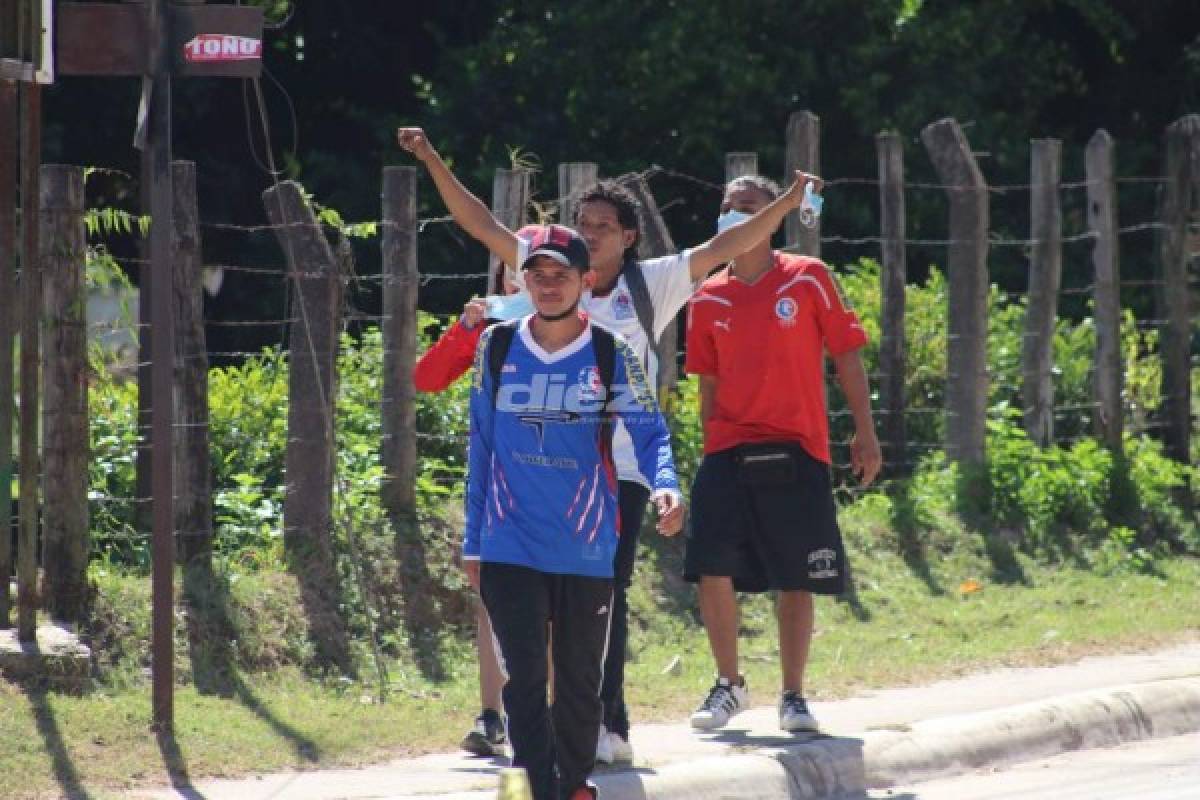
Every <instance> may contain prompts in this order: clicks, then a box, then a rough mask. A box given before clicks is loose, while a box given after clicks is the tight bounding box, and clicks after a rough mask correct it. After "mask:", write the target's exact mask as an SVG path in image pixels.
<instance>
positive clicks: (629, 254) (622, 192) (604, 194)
mask: <svg viewBox="0 0 1200 800" xmlns="http://www.w3.org/2000/svg"><path fill="white" fill-rule="evenodd" d="M595 202H602V203H608V204H609V205H610V206H612V207H613V208H614V209H615V210H616V212H617V224H618V225H620V226H621V227H622V228H624V229H625V230H627V231H633V232H634V233H635V234H636V235H635V236H634V237H633V243H632V244H630V245H629V247H626V248H625V258H626V259H631V258H632V259H636V258H637V250H638V242H640V241H641V239H642V229H641V224H640V219H641V215H640V214H639V213H638V212H639V211H641V207H642V204H641V203H639V202H638V201H637V198H636V197H634V196H633V192H631V191H629V190H628V189H626V188H625V187H624V186H622V185H621V184H619V183H617V182H616V181H608V180H605V181H599V182H598V183H595V184H593V185H591V186H589V187H588V188H587V189H584V190H583V194H581V195H580V197H579V204H578V205H576V206H575V219H574V220H573V222H574V223H575V224H578V223H579V211H580V209H581V208H583V204H584V203H595Z"/></svg>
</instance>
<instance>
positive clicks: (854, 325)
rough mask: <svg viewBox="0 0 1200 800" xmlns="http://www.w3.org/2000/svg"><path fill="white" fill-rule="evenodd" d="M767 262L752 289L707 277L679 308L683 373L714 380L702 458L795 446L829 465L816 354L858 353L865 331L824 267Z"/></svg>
mask: <svg viewBox="0 0 1200 800" xmlns="http://www.w3.org/2000/svg"><path fill="white" fill-rule="evenodd" d="M774 257H775V263H774V265H773V266H772V268H771V269H770V270H768V271H767V272H765V273H763V274H762V275H761V276H760V277H759V279H758V280H757V281H755V282H754V283H753V284H746V283H743V282H742V281H741V280H739V279H738V278H736V277H733V276H732V275H730V274H729V270H723V271H722V272H720V273H718V274H717V275H714V276H713V277H712V278H709V279H708V280H707V281H705V282H704V284H703V285H702V286H701V287H700V290H699V291H698V292H697V293H696V295H695V296H694V297H693V298H692V300H691V303H690V304H689V306H688V333H687V362H686V369H687V371H688V372H690V373H692V374H695V375H708V376H711V377H713V378H716V384H717V388H716V397H715V398H714V403H713V407H712V410H711V414H710V416H709V418H708V420H707V421H706V422H705V425H704V452H705V453H715V452H718V451H721V450H727V449H729V448H730V447H735V446H737V445H740V444H749V443H753V442H771V441H775V442H778V441H784V442H795V443H797V444H799V445H800V446H802V447H803V448H804V450H805V451H806V452H807V453H809V454H810V455H811V456H812V457H813V458H816V459H819V460H821V461H823V462H825V463H826V464H828V463H829V461H830V457H829V419H828V413H827V410H826V405H825V371H824V366H825V354H826V353H829V354H830V355H834V356H836V355H840V354H842V353H847V352H850V351H851V350H857V349H858V348H860V347H862V346H863V345H865V344H866V343H867V334H866V331H864V330H863V327H862V324H861V323H860V322H859V320H858V317H857V316H856V315H855V313H854V312H853V311H851V310H850V309H849V308H847V307H846V305H845V303H844V302H843V300H842V297H841V293H840V292H839V291H838V288H837V286H836V285H835V284H834V282H833V280H832V279H831V278H830V276H829V270H828V268H827V267H826V266H825V264H824V263H822V262H821V261H819V260H818V259H815V258H808V257H804V256H793V255H786V254H784V253H778V252H777V253H775V254H774Z"/></svg>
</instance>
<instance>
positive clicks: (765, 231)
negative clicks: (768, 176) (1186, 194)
mask: <svg viewBox="0 0 1200 800" xmlns="http://www.w3.org/2000/svg"><path fill="white" fill-rule="evenodd" d="M810 181H811V182H812V183H813V184H815V188H816V189H820V188H821V185H822V181H821V179H820V178H818V177H817V176H815V175H809V174H808V173H807V172H801V171H800V170H796V180H795V181H793V182H792V185H791V186H789V187H788V188H787V191H786V192H784V193H783V194H781V195H779V197H777V198H775V200H773V201H772V202H771V203H770V205H767V206H764V207H763V208H762V209H760V210H759V211H758V213H757V214H755V215H754V216H752V217H751V218H750V219H748V220H746V221H745V222H740V223H738V224H737V225H734V226H733V227H731V228H728V229H726V230H724V231H721V232H720V233H718V234H717V235H716V236H714V237H713V238H711V239H709V240H708V241H707V242H705V243H704V244H702V245H700V246H699V247H696V248H694V249H693V250H692V254H691V259H690V261H689V264H688V266H689V267H690V269H691V273H692V280H693V281H698V280H700V279H701V278H703V277H705V276H707V275H708V273H710V272H712V271H713V269H714V268H716V267H717V266H719V265H721V264H724V263H726V262H729V261H732V260H733V259H735V258H737V257H738V256H740V255H741V254H742V253H745V252H746V251H747V250H750V249H752V248H753V247H754V246H755V245H756V244H758V243H759V242H761V241H763V240H764V239H769V238H771V234H773V233H775V231H776V229H778V228H779V225H780V223H782V222H783V218H784V217H785V216H787V213H788V212H789V211H791V210H792V209H794V208H799V207H800V203H801V202H802V201H803V200H804V187H805V186H807V185H808V183H809V182H810Z"/></svg>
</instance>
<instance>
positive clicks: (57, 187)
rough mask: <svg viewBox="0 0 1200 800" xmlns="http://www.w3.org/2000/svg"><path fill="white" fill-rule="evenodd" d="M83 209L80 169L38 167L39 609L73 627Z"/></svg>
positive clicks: (82, 538) (83, 449) (82, 423)
mask: <svg viewBox="0 0 1200 800" xmlns="http://www.w3.org/2000/svg"><path fill="white" fill-rule="evenodd" d="M83 212H84V200H83V168H82V167H68V166H61V165H47V166H44V167H42V168H41V202H40V203H39V216H40V229H39V238H40V245H41V250H40V269H41V271H42V277H43V286H42V289H43V303H42V321H43V328H44V340H43V348H42V370H41V371H42V384H43V395H44V397H43V403H42V432H43V436H44V443H43V446H42V458H43V470H44V476H43V481H42V486H43V489H42V494H43V498H44V500H45V508H44V509H43V511H42V554H43V556H42V572H43V574H44V576H45V578H44V580H43V587H44V598H43V602H42V607H43V608H44V609H45V610H46V611H48V612H50V613H51V614H52V615H53V616H54V617H55V618H56V619H60V620H64V621H67V622H75V623H78V622H82V621H83V614H84V608H85V604H86V601H87V565H88V556H89V555H91V536H90V532H89V528H88V496H87V487H88V463H89V458H88V451H89V441H88V440H89V437H88V409H87V384H88V380H87V373H88V359H87V315H86V306H87V290H86V287H85V286H84V272H85V270H86V262H87V252H86V250H87V238H86V234H85V232H84V225H83Z"/></svg>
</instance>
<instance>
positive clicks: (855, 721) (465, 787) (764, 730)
mask: <svg viewBox="0 0 1200 800" xmlns="http://www.w3.org/2000/svg"><path fill="white" fill-rule="evenodd" d="M1196 675H1200V641H1194V642H1189V643H1186V644H1180V645H1177V646H1175V647H1171V648H1168V649H1165V650H1160V651H1155V652H1148V653H1136V654H1125V655H1112V656H1097V657H1092V658H1087V659H1084V660H1082V661H1079V662H1076V663H1074V664H1065V665H1060V666H1057V667H1021V668H1009V669H999V670H993V671H989V672H984V673H976V674H971V675H964V676H962V677H959V678H954V679H950V680H945V681H939V682H937V683H934V684H930V685H928V686H919V687H904V688H892V689H881V690H876V691H872V692H864V693H863V694H860V695H858V696H856V697H852V698H846V699H843V700H832V701H827V702H819V703H815V704H814V706H813V707H814V711H815V712H816V714H817V715H818V717H819V719H820V720H821V724H822V728H823V729H824V730H825V731H826V732H828V733H829V734H831V735H832V736H834V737H839V738H840V739H841V740H843V741H844V742H854V741H855V740H856V738H858V737H862V736H863V735H871V734H878V735H886V734H888V733H889V732H895V733H896V734H897V735H901V734H903V732H906V731H909V730H911V727H912V726H913V725H915V724H919V723H921V722H922V721H937V720H939V719H952V718H954V717H956V716H957V715H964V714H968V713H970V712H987V711H989V710H995V711H1000V710H1004V709H1006V708H1008V707H1012V706H1016V705H1018V704H1023V703H1031V702H1036V701H1047V702H1049V701H1052V700H1054V699H1055V698H1057V697H1060V696H1063V695H1067V694H1070V693H1072V692H1081V691H1086V690H1091V689H1097V690H1099V689H1103V688H1104V687H1110V686H1115V685H1117V684H1135V683H1136V684H1141V683H1153V682H1157V681H1163V680H1167V679H1173V678H1178V679H1185V678H1186V677H1187V676H1196ZM755 697H756V699H757V700H758V702H760V703H764V702H765V703H770V702H772V701H773V700H774V696H773V692H772V691H771V688H770V687H761V689H760V691H758V692H757V694H756V695H755ZM778 725H779V723H778V717H777V715H776V711H775V709H774V707H773V705H772V706H767V707H760V708H754V709H752V710H750V711H747V712H746V713H744V714H742V715H740V716H738V717H736V718H735V719H734V720H733V722H732V723H731V724H730V726H729V727H728V728H726V729H724V730H722V731H718V732H716V733H713V734H704V735H699V734H697V733H696V732H695V731H692V730H691V729H690V727H689V726H688V725H687V724H686V722H683V721H680V722H676V723H673V724H661V723H660V724H641V725H635V726H634V730H633V732H632V734H633V735H632V741H633V746H634V748H635V751H636V755H637V761H636V769H635V770H605V771H604V772H603V773H602V774H600V775H598V776H597V777H598V780H599V781H600V782H601V784H602V785H604V787H605V789H606V800H607V799H608V798H611V800H631V798H634V797H636V796H637V793H636V792H634V793H633V794H631V793H630V792H629V791H628V787H626V786H625V785H624V784H625V783H629V782H631V781H632V782H634V783H636V782H637V779H638V778H639V777H645V778H647V780H649V779H656V780H657V779H660V778H663V776H664V775H666V774H667V773H670V774H671V775H672V776H673V777H672V778H671V780H674V779H675V777H677V776H685V777H686V776H689V775H691V771H692V769H693V767H694V765H696V764H697V763H699V761H698V760H703V759H709V760H712V759H714V758H715V759H717V763H721V760H722V759H724V758H725V757H728V756H734V757H744V756H746V754H753V753H762V754H769V753H770V752H773V751H775V750H777V749H778V748H780V747H786V746H788V745H791V744H794V743H795V741H796V740H795V738H794V737H791V736H785V735H783V734H781V733H780V731H779V727H778ZM504 763H505V762H504V761H503V760H501V759H476V758H469V757H467V756H466V755H464V754H462V753H440V754H430V755H425V756H420V757H416V758H407V759H397V760H394V761H391V762H388V763H384V764H377V765H373V766H369V767H364V768H361V769H345V768H343V769H325V770H312V771H306V772H283V773H275V774H270V775H260V776H254V777H249V778H241V779H234V780H212V781H203V782H199V783H197V784H196V785H194V786H193V785H188V786H184V787H179V788H176V789H169V788H159V789H140V790H135V791H133V792H130V793H128V794H127V795H126V798H138V800H196V798H198V797H199V798H203V799H204V800H347V799H348V798H354V799H355V800H366V799H367V798H370V799H371V800H381V798H389V800H494V798H495V786H496V781H497V777H496V771H497V769H498V768H499V767H500V766H502V765H503V764H504ZM911 779H912V778H911V777H906V778H900V780H911ZM744 783H746V781H745V780H743V781H740V783H739V785H741V784H744ZM672 785H673V784H672ZM656 791H657V790H656ZM672 791H674V790H672ZM655 796H656V797H659V798H661V797H668V796H670V797H685V796H686V797H689V800H695V797H696V795H695V794H694V793H692V794H688V793H687V792H685V791H684V790H683V789H680V790H679V791H677V792H676V793H675V794H674V795H672V794H671V793H670V792H668V791H666V790H665V789H664V790H662V791H659V792H658V793H657V794H656V795H655ZM715 796H716V795H706V797H715ZM721 796H722V797H729V796H730V795H729V794H725V795H721ZM745 796H761V797H768V796H770V794H769V793H768V792H766V791H764V792H762V793H759V794H757V795H756V794H754V792H753V791H750V792H749V793H748V794H746V795H745ZM1185 796H1186V795H1185ZM864 797H865V796H863V795H860V797H859V800H863V798H864ZM883 797H886V795H883ZM1195 797H1196V798H1197V800H1200V795H1195ZM871 800H875V799H874V798H871ZM905 800H912V798H911V797H909V798H905ZM920 800H925V798H924V797H921V798H920ZM956 800H957V798H956ZM1054 800H1063V798H1059V797H1057V796H1056V797H1055V798H1054ZM1075 800H1092V798H1089V797H1087V795H1081V796H1080V798H1076V799H1075Z"/></svg>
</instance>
